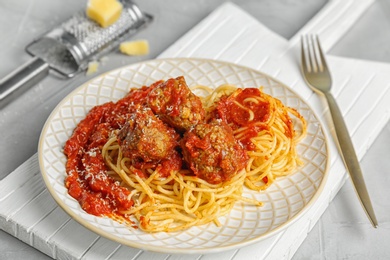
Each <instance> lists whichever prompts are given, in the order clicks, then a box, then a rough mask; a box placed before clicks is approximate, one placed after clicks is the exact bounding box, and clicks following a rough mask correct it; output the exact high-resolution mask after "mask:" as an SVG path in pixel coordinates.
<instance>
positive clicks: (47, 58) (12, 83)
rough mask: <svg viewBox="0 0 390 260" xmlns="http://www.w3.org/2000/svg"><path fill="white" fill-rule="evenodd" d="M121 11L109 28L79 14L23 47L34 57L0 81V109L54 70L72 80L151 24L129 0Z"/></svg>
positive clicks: (83, 12) (83, 13)
mask: <svg viewBox="0 0 390 260" xmlns="http://www.w3.org/2000/svg"><path fill="white" fill-rule="evenodd" d="M121 2H122V4H123V11H122V14H121V16H120V17H119V19H118V20H117V21H116V22H115V23H114V24H113V25H111V26H109V27H106V28H102V27H100V26H99V25H98V24H97V23H95V22H94V21H92V20H90V19H89V18H88V17H87V16H86V14H85V10H83V11H80V12H79V13H77V14H75V15H74V16H73V17H71V18H70V19H69V20H68V21H65V22H64V23H62V24H61V25H60V26H59V27H58V28H55V29H53V30H51V31H49V32H48V33H46V34H45V35H43V36H42V37H41V38H39V39H37V40H35V41H33V42H32V43H31V44H29V45H28V46H27V47H26V51H27V52H28V53H29V54H31V55H32V56H33V57H34V58H32V59H31V60H30V61H28V62H27V63H25V64H24V65H22V66H21V67H19V68H18V69H16V70H15V71H13V72H11V73H10V74H9V75H8V76H6V77H5V78H4V79H2V80H1V81H0V107H2V106H3V105H5V104H7V103H9V101H11V100H12V98H13V97H16V96H17V95H18V93H19V92H20V91H22V90H24V89H26V88H27V87H30V86H32V85H34V84H36V83H37V82H38V81H40V80H41V79H43V78H44V77H46V76H47V74H48V73H49V70H50V69H51V70H54V71H56V72H58V73H59V74H61V75H63V76H65V77H73V76H74V75H76V74H77V73H79V72H81V71H83V70H85V69H86V68H87V67H88V63H89V62H90V61H92V60H97V59H99V58H100V57H102V56H103V55H105V54H107V53H108V52H110V51H111V50H113V49H114V48H117V47H118V45H119V44H120V43H121V42H122V41H124V40H125V39H126V38H128V37H129V36H131V35H132V34H134V33H136V32H137V31H138V30H140V29H141V28H142V27H143V26H146V25H147V24H148V23H150V22H151V20H152V17H151V16H150V15H148V14H146V13H143V12H141V10H140V9H139V8H138V7H137V5H135V4H134V3H133V2H132V1H130V0H123V1H121Z"/></svg>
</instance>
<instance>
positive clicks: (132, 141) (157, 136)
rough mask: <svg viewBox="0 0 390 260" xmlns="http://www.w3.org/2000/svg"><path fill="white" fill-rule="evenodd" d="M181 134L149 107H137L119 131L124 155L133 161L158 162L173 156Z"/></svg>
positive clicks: (119, 140) (119, 139)
mask: <svg viewBox="0 0 390 260" xmlns="http://www.w3.org/2000/svg"><path fill="white" fill-rule="evenodd" d="M178 139H179V135H178V134H177V133H176V132H175V130H174V129H172V128H170V127H169V126H167V125H165V124H164V123H163V122H162V121H161V120H160V119H158V118H157V117H156V116H155V115H154V114H153V112H152V111H151V110H150V109H149V108H142V107H139V109H136V110H135V112H134V113H133V114H132V115H131V116H130V119H129V120H128V121H127V123H126V124H125V125H124V127H123V128H122V129H121V130H120V131H119V133H118V142H119V144H120V146H121V149H122V152H123V156H125V157H128V158H130V159H132V160H133V161H140V160H141V161H142V162H156V161H159V160H162V159H164V158H167V157H169V156H171V155H172V154H173V153H174V152H175V151H176V150H175V147H176V146H177V145H178Z"/></svg>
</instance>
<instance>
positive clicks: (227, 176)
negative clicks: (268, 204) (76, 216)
mask: <svg viewBox="0 0 390 260" xmlns="http://www.w3.org/2000/svg"><path fill="white" fill-rule="evenodd" d="M194 91H204V92H205V94H204V95H202V96H197V95H195V94H194ZM290 115H292V116H293V119H292V118H291V117H290ZM305 131H306V122H305V120H304V118H303V117H302V116H301V115H300V114H299V113H298V112H297V111H296V110H294V109H292V108H288V107H286V106H284V105H283V104H282V103H281V102H280V101H279V100H277V99H275V98H273V97H271V96H269V95H267V94H265V93H263V92H262V91H261V90H260V89H258V88H244V89H239V88H236V87H235V86H232V85H223V86H220V87H218V88H217V89H215V90H213V89H211V88H209V87H204V86H194V87H192V88H191V89H190V88H189V87H188V86H187V84H186V82H185V79H184V77H178V78H172V79H168V80H166V81H163V80H161V81H157V82H155V83H153V84H151V85H150V86H144V87H142V88H139V89H131V90H130V91H129V93H128V94H127V95H126V96H125V97H123V98H122V99H120V100H119V101H117V102H108V103H105V104H103V105H100V106H96V107H94V108H92V109H91V110H90V112H88V114H87V115H86V117H85V119H83V120H82V121H81V122H80V123H79V124H78V125H77V127H76V129H75V130H74V132H73V134H72V136H71V137H70V138H69V139H68V141H67V142H66V144H65V147H64V153H65V155H66V156H67V159H68V160H67V163H66V171H67V176H66V179H65V185H66V187H67V188H68V192H69V194H70V195H71V196H72V197H73V198H75V199H76V200H77V201H78V202H79V203H80V206H81V207H82V208H83V209H84V210H85V211H86V212H88V213H90V214H93V215H96V216H107V217H111V218H114V219H116V220H118V221H121V222H124V223H126V224H129V225H131V226H133V227H135V228H140V229H142V230H145V231H146V232H161V231H164V232H173V231H179V230H183V229H187V228H189V227H191V226H194V225H203V224H206V223H210V222H214V223H215V224H216V225H218V226H219V225H221V224H220V223H219V221H218V218H219V217H220V216H223V215H226V214H228V213H229V212H230V211H231V209H232V208H233V206H234V204H235V203H236V202H237V201H241V202H242V203H247V204H248V205H253V206H261V205H262V202H260V201H257V200H254V199H250V198H246V197H244V196H242V193H243V189H244V187H245V186H246V187H247V188H249V189H252V190H256V191H260V190H264V189H266V188H267V187H268V186H269V185H271V184H272V182H273V181H274V180H275V179H276V178H277V177H279V176H284V175H287V174H291V173H292V172H294V170H295V169H296V168H297V167H298V166H299V165H300V164H301V161H300V160H299V157H298V156H297V152H296V145H297V143H298V142H299V141H300V140H301V139H302V138H303V137H304V135H305Z"/></svg>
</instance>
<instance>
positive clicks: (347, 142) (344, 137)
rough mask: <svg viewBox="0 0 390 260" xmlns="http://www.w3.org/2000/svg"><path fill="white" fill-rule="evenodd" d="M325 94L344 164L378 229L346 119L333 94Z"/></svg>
mask: <svg viewBox="0 0 390 260" xmlns="http://www.w3.org/2000/svg"><path fill="white" fill-rule="evenodd" d="M324 94H325V97H326V99H327V101H328V105H329V110H330V113H331V115H332V118H333V123H334V128H335V131H336V136H337V139H338V143H339V148H340V151H341V153H342V157H343V160H344V164H345V165H346V167H347V170H348V172H349V175H350V177H351V180H352V183H353V184H354V185H353V186H354V187H355V191H356V193H357V194H358V197H359V200H360V202H361V204H362V205H363V208H364V210H365V212H366V214H367V216H368V217H369V219H370V221H371V224H372V225H373V226H374V227H377V226H378V222H377V220H376V217H375V213H374V209H373V208H372V205H371V200H370V197H369V195H368V191H367V189H366V185H365V183H364V178H363V173H362V170H361V169H360V165H359V161H358V159H357V157H356V153H355V150H354V148H353V144H352V140H351V137H350V135H349V133H348V129H347V126H346V125H345V122H344V118H343V116H342V114H341V111H340V109H339V107H338V105H337V103H336V100H335V98H334V97H333V96H332V94H331V93H330V92H326V93H324Z"/></svg>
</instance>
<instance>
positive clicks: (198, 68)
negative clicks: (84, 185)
mask: <svg viewBox="0 0 390 260" xmlns="http://www.w3.org/2000/svg"><path fill="white" fill-rule="evenodd" d="M180 75H184V76H185V79H186V81H187V83H188V85H189V86H191V85H195V84H202V85H206V86H212V87H217V86H218V85H221V84H223V83H230V84H235V85H237V86H238V87H259V86H264V92H266V93H268V94H271V95H272V96H274V97H276V98H279V99H280V100H281V101H282V102H283V103H284V104H286V105H288V106H290V107H293V108H296V109H297V110H298V111H299V112H300V113H301V114H302V115H303V116H304V117H305V119H306V120H307V122H308V134H307V137H306V138H305V139H304V140H303V141H302V142H301V143H300V144H299V146H298V152H299V154H300V156H301V158H302V159H303V161H304V163H305V165H304V167H303V168H302V169H300V170H299V171H298V172H297V173H295V174H293V175H291V176H289V177H285V178H280V179H278V180H277V181H276V182H275V183H274V184H273V185H272V186H271V187H270V188H268V189H267V190H266V191H265V192H261V193H256V192H253V191H249V190H245V191H244V195H245V196H248V197H256V198H257V199H259V200H261V201H263V202H264V206H263V207H260V208H256V207H253V206H244V205H243V204H241V203H236V205H235V207H234V209H233V210H232V211H231V213H230V214H229V215H227V216H225V217H221V218H220V219H219V220H220V222H221V223H222V227H219V228H218V227H216V226H215V225H214V224H208V225H203V226H198V227H192V228H190V229H188V230H185V231H182V232H175V233H163V232H161V233H156V234H149V233H145V232H143V231H141V230H137V229H131V228H128V227H126V226H124V225H122V224H120V223H117V222H115V221H113V220H111V219H110V218H105V217H96V216H93V215H90V214H87V213H86V212H84V211H83V210H82V209H81V207H80V206H79V203H78V202H77V201H76V200H74V199H73V198H72V197H70V196H69V195H68V191H67V189H66V188H65V186H64V178H65V176H66V172H65V162H66V158H65V156H64V154H63V152H62V149H63V146H64V143H65V142H66V140H67V139H68V138H69V136H70V135H71V134H72V132H73V130H74V128H75V127H76V125H77V124H78V122H79V121H80V120H81V119H83V118H84V117H85V115H86V113H87V112H88V111H89V110H90V109H91V108H92V107H93V106H95V105H98V104H102V103H105V102H107V101H116V100H118V99H120V98H121V97H123V96H124V95H125V94H126V93H127V92H128V90H129V88H130V87H141V86H143V85H150V84H151V83H153V82H155V81H157V80H161V79H168V78H171V77H177V76H180ZM39 163H40V169H41V172H42V176H43V179H44V181H45V183H46V185H47V188H48V190H49V191H50V193H51V194H52V196H53V197H54V199H55V200H56V201H57V203H58V204H59V205H60V206H61V207H62V208H63V209H64V210H65V211H66V212H67V213H68V214H69V215H70V216H72V217H73V218H74V219H75V220H76V221H78V222H79V223H81V224H82V225H84V226H85V227H87V228H89V229H90V230H92V231H94V232H96V233H98V234H99V235H102V236H104V237H107V238H109V239H112V240H114V241H117V242H119V243H122V244H125V245H128V246H131V247H136V248H140V249H144V250H150V251H157V252H165V253H211V252H218V251H222V250H227V249H234V248H238V247H242V246H245V245H249V244H251V243H254V242H257V241H260V240H262V239H265V238H267V237H270V236H272V235H275V234H276V233H277V232H280V231H281V230H283V229H284V228H286V227H287V226H288V225H290V224H291V223H293V222H294V221H295V220H297V219H298V218H299V217H300V216H301V215H302V213H303V212H304V211H306V210H307V209H308V207H309V206H310V205H312V204H313V203H314V202H315V201H316V199H317V197H318V195H319V194H320V193H321V191H322V189H323V186H324V184H325V179H326V176H327V168H328V148H327V141H326V137H325V134H324V131H323V129H322V127H321V124H320V122H319V121H318V119H317V118H316V116H315V115H314V113H313V112H312V110H311V109H310V108H309V106H308V105H307V104H306V103H305V102H304V101H303V100H302V99H301V98H300V97H299V96H298V95H297V94H296V93H294V92H293V91H292V90H290V89H289V88H288V87H286V86H285V85H283V84H281V83H280V82H278V81H277V80H275V79H273V78H271V77H269V76H267V75H265V74H263V73H261V72H258V71H255V70H252V69H249V68H246V67H242V66H238V65H235V64H230V63H226V62H220V61H212V60H204V59H161V60H151V61H146V62H142V63H138V64H133V65H130V66H127V67H123V68H120V69H117V70H114V71H112V72H109V73H106V74H104V75H101V76H98V77H97V78H95V79H93V80H91V81H89V82H87V83H85V84H83V85H82V86H80V87H79V88H77V89H76V90H74V91H73V92H72V93H71V94H69V95H68V96H67V97H66V98H65V99H64V100H63V101H62V102H61V103H60V104H59V105H58V106H57V107H56V108H55V110H54V111H53V112H52V114H51V115H50V117H49V118H48V120H47V122H46V124H45V126H44V128H43V130H42V134H41V138H40V141H39Z"/></svg>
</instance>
